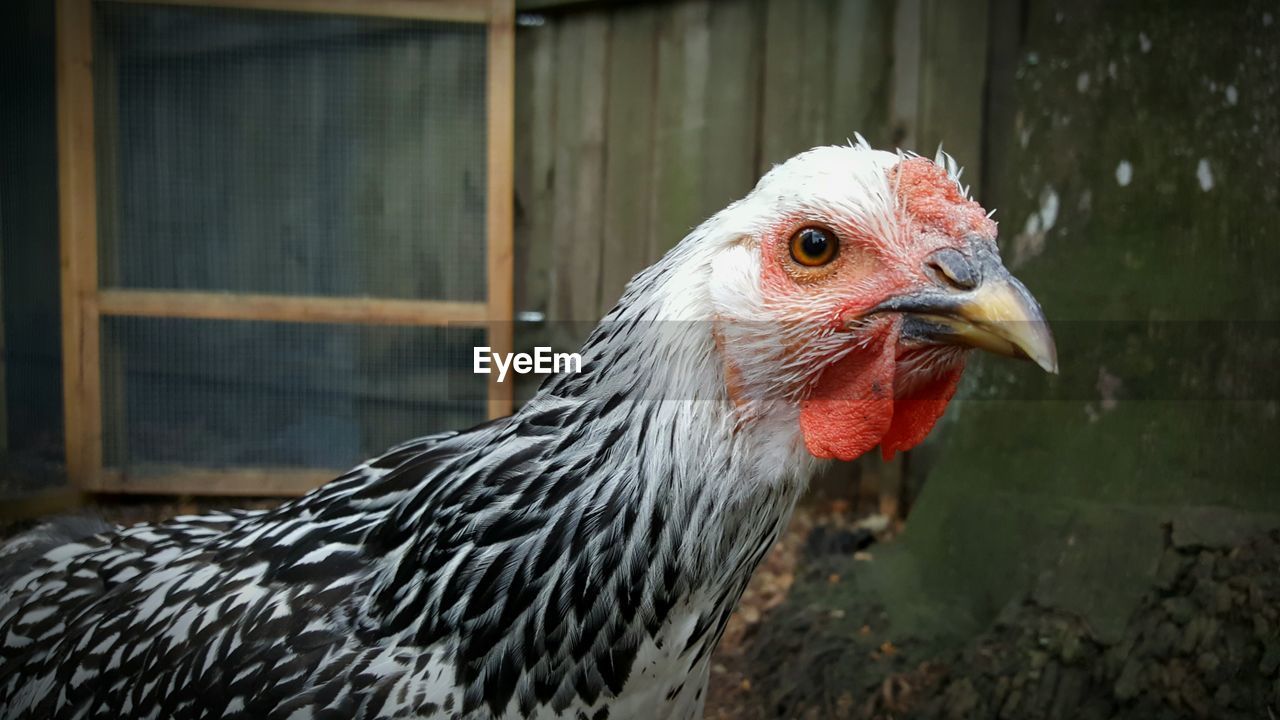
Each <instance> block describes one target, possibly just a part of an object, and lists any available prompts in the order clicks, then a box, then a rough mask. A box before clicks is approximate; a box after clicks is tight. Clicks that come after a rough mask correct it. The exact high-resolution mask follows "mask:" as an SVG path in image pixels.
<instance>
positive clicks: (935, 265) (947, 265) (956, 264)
mask: <svg viewBox="0 0 1280 720" xmlns="http://www.w3.org/2000/svg"><path fill="white" fill-rule="evenodd" d="M925 267H926V268H928V270H929V272H930V274H932V275H933V276H934V278H935V279H936V280H939V281H941V282H943V283H945V284H947V285H950V286H951V287H953V288H955V289H956V290H972V289H974V288H976V287H978V281H979V280H980V279H981V278H979V277H978V270H977V268H975V267H974V266H973V263H972V262H970V261H969V258H967V257H965V256H964V255H963V254H962V253H961V252H960V251H958V250H952V249H951V248H943V249H941V250H939V251H937V252H935V253H933V254H932V255H930V256H929V259H928V260H926V261H925Z"/></svg>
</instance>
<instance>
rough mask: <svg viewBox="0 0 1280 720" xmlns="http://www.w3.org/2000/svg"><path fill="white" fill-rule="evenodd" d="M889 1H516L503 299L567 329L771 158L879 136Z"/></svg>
mask: <svg viewBox="0 0 1280 720" xmlns="http://www.w3.org/2000/svg"><path fill="white" fill-rule="evenodd" d="M893 18H894V3H893V2H891V1H890V0H799V1H796V0H682V1H680V2H658V3H643V4H624V5H620V6H606V7H604V8H596V9H589V10H585V11H575V12H565V13H562V14H548V15H526V16H524V17H523V20H522V24H521V27H520V28H519V31H518V33H517V41H516V53H517V58H516V67H517V78H516V133H517V135H516V148H517V163H516V207H517V213H516V243H517V279H516V297H517V308H518V309H520V310H525V311H536V312H540V313H543V314H544V315H545V317H546V319H547V321H548V322H547V327H548V328H549V333H550V336H551V339H552V340H553V341H555V342H556V343H557V344H562V345H572V344H574V343H575V342H576V341H577V340H579V339H580V338H581V336H582V335H583V334H585V332H586V331H587V330H588V329H589V325H590V323H591V322H593V321H594V320H596V319H597V318H599V316H600V315H601V314H603V313H604V312H605V311H606V310H608V308H609V307H611V306H612V305H613V303H614V302H615V301H616V300H617V298H618V296H619V295H620V294H621V291H622V288H623V286H624V284H625V283H626V281H627V280H628V279H630V277H631V276H632V275H633V274H634V273H635V272H637V271H638V270H640V269H641V268H643V267H644V266H646V265H648V264H650V263H652V262H653V261H654V260H656V259H657V258H658V257H660V256H661V254H662V253H663V252H665V251H666V250H667V249H668V248H670V247H671V246H672V245H674V244H675V243H677V242H678V241H679V240H680V239H681V238H682V237H684V235H685V234H686V233H687V232H688V231H689V230H690V229H692V228H693V227H695V226H696V225H697V224H698V223H700V222H701V221H702V220H704V219H705V218H706V217H708V216H709V215H711V214H712V213H714V212H715V211H717V210H719V209H721V208H723V207H724V206H725V205H727V204H728V203H729V202H731V201H732V200H734V199H737V198H739V197H741V196H742V195H744V194H745V193H746V192H747V191H749V190H750V189H751V187H752V186H753V185H754V184H755V181H756V180H757V179H758V178H759V176H760V175H761V174H762V173H764V172H765V171H766V170H768V169H769V167H770V166H772V165H773V164H774V163H776V162H779V161H781V160H785V159H786V158H788V157H790V156H791V155H793V154H795V153H796V152H799V151H801V150H804V149H806V148H809V147H812V146H814V145H819V144H829V143H843V142H846V141H847V140H848V139H849V138H851V137H852V136H853V133H854V132H855V131H858V132H861V133H862V134H863V135H865V136H866V137H867V138H868V139H869V140H870V141H871V142H873V143H875V144H878V145H887V144H889V142H890V141H891V139H892V136H893V130H892V128H891V127H890V94H891V91H892V88H891V80H892V58H893ZM766 29H767V32H766ZM566 321H582V322H581V324H580V325H575V326H566V325H565V324H564V323H565V322H566ZM526 337H538V338H544V337H545V336H544V335H538V334H536V333H533V334H528V333H526Z"/></svg>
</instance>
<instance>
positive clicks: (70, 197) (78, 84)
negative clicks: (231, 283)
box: [56, 0, 102, 489]
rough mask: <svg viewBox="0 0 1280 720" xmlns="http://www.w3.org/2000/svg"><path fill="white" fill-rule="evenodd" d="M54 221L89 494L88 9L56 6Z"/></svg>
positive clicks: (82, 479)
mask: <svg viewBox="0 0 1280 720" xmlns="http://www.w3.org/2000/svg"><path fill="white" fill-rule="evenodd" d="M56 7H57V41H56V42H57V50H56V52H57V70H56V72H57V92H58V109H57V113H58V185H59V187H58V220H59V225H60V228H59V235H60V242H59V245H60V253H61V264H62V348H63V384H64V397H65V400H64V403H65V413H66V417H65V428H66V452H67V476H68V478H69V479H70V480H71V482H72V483H73V484H74V485H75V486H76V487H78V488H80V489H93V488H94V487H95V485H96V482H97V480H98V476H99V475H100V471H101V468H102V394H101V390H102V388H101V376H100V374H99V360H98V354H99V346H98V333H99V327H98V313H97V308H96V304H95V302H94V296H95V294H96V292H97V286H98V245H97V222H98V219H97V194H96V193H97V189H96V182H95V175H94V156H93V152H94V135H93V34H92V33H93V5H92V2H91V0H58V4H57V6H56Z"/></svg>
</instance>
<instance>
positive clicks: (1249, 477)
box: [859, 0, 1280, 638]
mask: <svg viewBox="0 0 1280 720" xmlns="http://www.w3.org/2000/svg"><path fill="white" fill-rule="evenodd" d="M1139 6H1141V7H1139ZM991 28H992V32H991V37H990V42H991V43H992V46H991V52H990V58H991V61H992V62H991V67H990V74H989V83H990V84H989V88H988V93H987V112H986V143H985V148H986V150H985V153H984V158H983V160H984V162H983V167H984V175H983V182H982V196H983V197H982V198H981V200H982V201H983V203H984V205H986V206H988V207H996V208H998V211H997V215H996V217H997V219H998V220H1000V228H1001V237H1002V243H1003V252H1004V256H1005V260H1006V262H1007V263H1008V264H1009V265H1010V266H1011V267H1012V268H1013V269H1014V271H1015V273H1016V274H1017V275H1019V276H1020V277H1021V278H1022V279H1023V280H1024V281H1025V282H1026V284H1027V285H1028V286H1029V287H1030V288H1031V289H1032V291H1033V292H1034V293H1035V294H1036V296H1037V297H1038V298H1039V299H1040V300H1041V302H1042V304H1043V306H1044V309H1045V311H1046V313H1047V314H1048V316H1049V317H1050V318H1051V319H1052V321H1053V324H1054V328H1055V333H1056V335H1057V338H1058V349H1059V355H1060V358H1061V363H1062V373H1061V375H1060V376H1057V377H1049V376H1045V375H1043V374H1041V373H1040V372H1039V371H1038V370H1036V369H1035V368H1033V367H1030V366H1029V365H1016V364H1013V363H1010V362H1007V361H1001V360H995V359H991V360H988V359H987V358H982V359H980V360H978V362H976V363H975V364H974V365H973V366H972V368H971V370H970V372H969V373H968V377H967V378H966V385H965V388H964V391H963V393H962V395H961V398H962V399H961V400H959V401H957V402H956V403H955V404H954V406H953V407H952V408H951V409H950V410H949V412H948V415H947V418H946V421H945V424H944V426H943V427H941V428H940V430H939V432H938V438H937V446H936V447H935V448H933V449H934V450H935V451H936V461H935V462H934V463H933V465H932V470H931V472H930V475H929V477H928V479H927V484H926V486H925V488H924V492H923V493H922V495H921V497H920V500H919V504H918V505H917V506H916V507H915V509H914V511H913V514H912V515H911V517H910V518H909V520H908V525H907V531H906V533H905V534H904V536H903V537H902V540H901V542H899V543H896V544H894V546H892V547H886V548H885V549H883V550H882V551H880V552H879V553H878V554H877V555H876V561H875V562H873V563H869V564H864V565H863V566H862V567H863V568H864V569H862V570H860V572H861V573H862V581H861V582H860V583H859V585H860V587H862V588H864V589H865V588H870V589H872V590H873V591H875V594H876V595H877V597H878V598H879V599H880V600H882V601H883V602H884V604H885V606H886V607H887V608H888V610H889V613H890V616H891V618H892V621H893V623H894V624H895V625H896V626H897V627H898V628H899V629H900V630H901V631H905V632H908V633H910V634H913V635H921V636H926V637H942V638H947V637H951V638H962V637H964V636H966V635H967V634H968V633H971V632H973V631H975V630H976V629H978V628H981V627H983V626H984V625H985V624H987V623H988V622H989V621H990V620H991V619H992V618H993V617H994V616H995V614H996V613H997V612H998V611H999V610H1000V609H1001V608H1002V607H1004V606H1005V605H1007V604H1008V603H1010V602H1015V601H1020V600H1021V599H1023V598H1025V597H1027V596H1028V595H1031V596H1032V597H1034V598H1035V599H1037V600H1039V601H1040V602H1042V603H1044V604H1047V605H1053V606H1056V607H1060V608H1063V609H1066V610H1069V611H1073V612H1077V613H1080V614H1081V615H1083V616H1084V617H1085V618H1086V619H1087V620H1088V621H1089V622H1090V623H1091V624H1092V626H1093V627H1094V628H1095V630H1096V631H1097V632H1098V634H1099V636H1100V637H1102V638H1106V637H1108V636H1113V635H1114V634H1115V633H1117V632H1119V630H1120V628H1121V627H1122V625H1123V623H1124V621H1125V620H1126V618H1127V617H1128V615H1129V614H1130V613H1131V612H1132V610H1133V608H1134V607H1135V604H1136V602H1137V600H1138V598H1139V596H1140V595H1141V594H1142V593H1143V592H1144V591H1146V590H1147V589H1149V587H1150V581H1151V578H1152V577H1154V575H1155V573H1156V571H1157V567H1158V564H1159V560H1160V556H1161V553H1162V551H1163V549H1164V547H1165V545H1166V542H1167V541H1168V540H1169V538H1170V537H1171V535H1170V533H1172V536H1173V538H1174V539H1175V540H1176V541H1177V542H1179V543H1182V544H1187V543H1191V544H1195V543H1204V544H1214V543H1217V542H1220V541H1223V540H1226V539H1229V538H1231V537H1234V536H1237V535H1240V534H1244V533H1246V532H1248V531H1250V530H1253V529H1256V528H1258V527H1265V526H1276V525H1280V463H1278V462H1277V461H1278V460H1280V451H1278V450H1277V444H1278V443H1280V420H1278V416H1280V387H1278V385H1280V384H1278V383H1277V371H1280V323H1278V322H1277V321H1280V284H1278V282H1277V281H1278V280H1280V142H1278V139H1280V4H1277V3H1275V2H1262V1H1260V0H1253V1H1242V2H1219V3H1165V4H1140V3H1108V2H1102V1H1101V0H1090V1H1087V2H1081V1H1079V0H1071V1H1070V2H1051V1H1048V0H1032V1H1031V2H1029V3H1017V2H1004V3H996V4H995V6H994V7H993V12H992V25H991Z"/></svg>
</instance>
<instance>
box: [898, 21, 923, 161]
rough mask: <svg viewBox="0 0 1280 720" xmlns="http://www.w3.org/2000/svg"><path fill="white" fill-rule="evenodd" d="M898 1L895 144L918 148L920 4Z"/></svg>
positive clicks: (902, 146)
mask: <svg viewBox="0 0 1280 720" xmlns="http://www.w3.org/2000/svg"><path fill="white" fill-rule="evenodd" d="M921 2H922V0H898V2H897V4H896V5H895V7H894V14H893V91H892V93H891V94H892V97H893V111H892V112H893V114H892V117H893V121H892V122H893V126H892V129H891V135H892V137H891V142H892V144H893V145H895V146H897V147H900V148H903V149H914V148H916V146H917V144H916V140H917V124H918V116H919V110H920V108H919V105H920V51H921V48H920V42H921V34H920V12H921V8H920V4H921Z"/></svg>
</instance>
